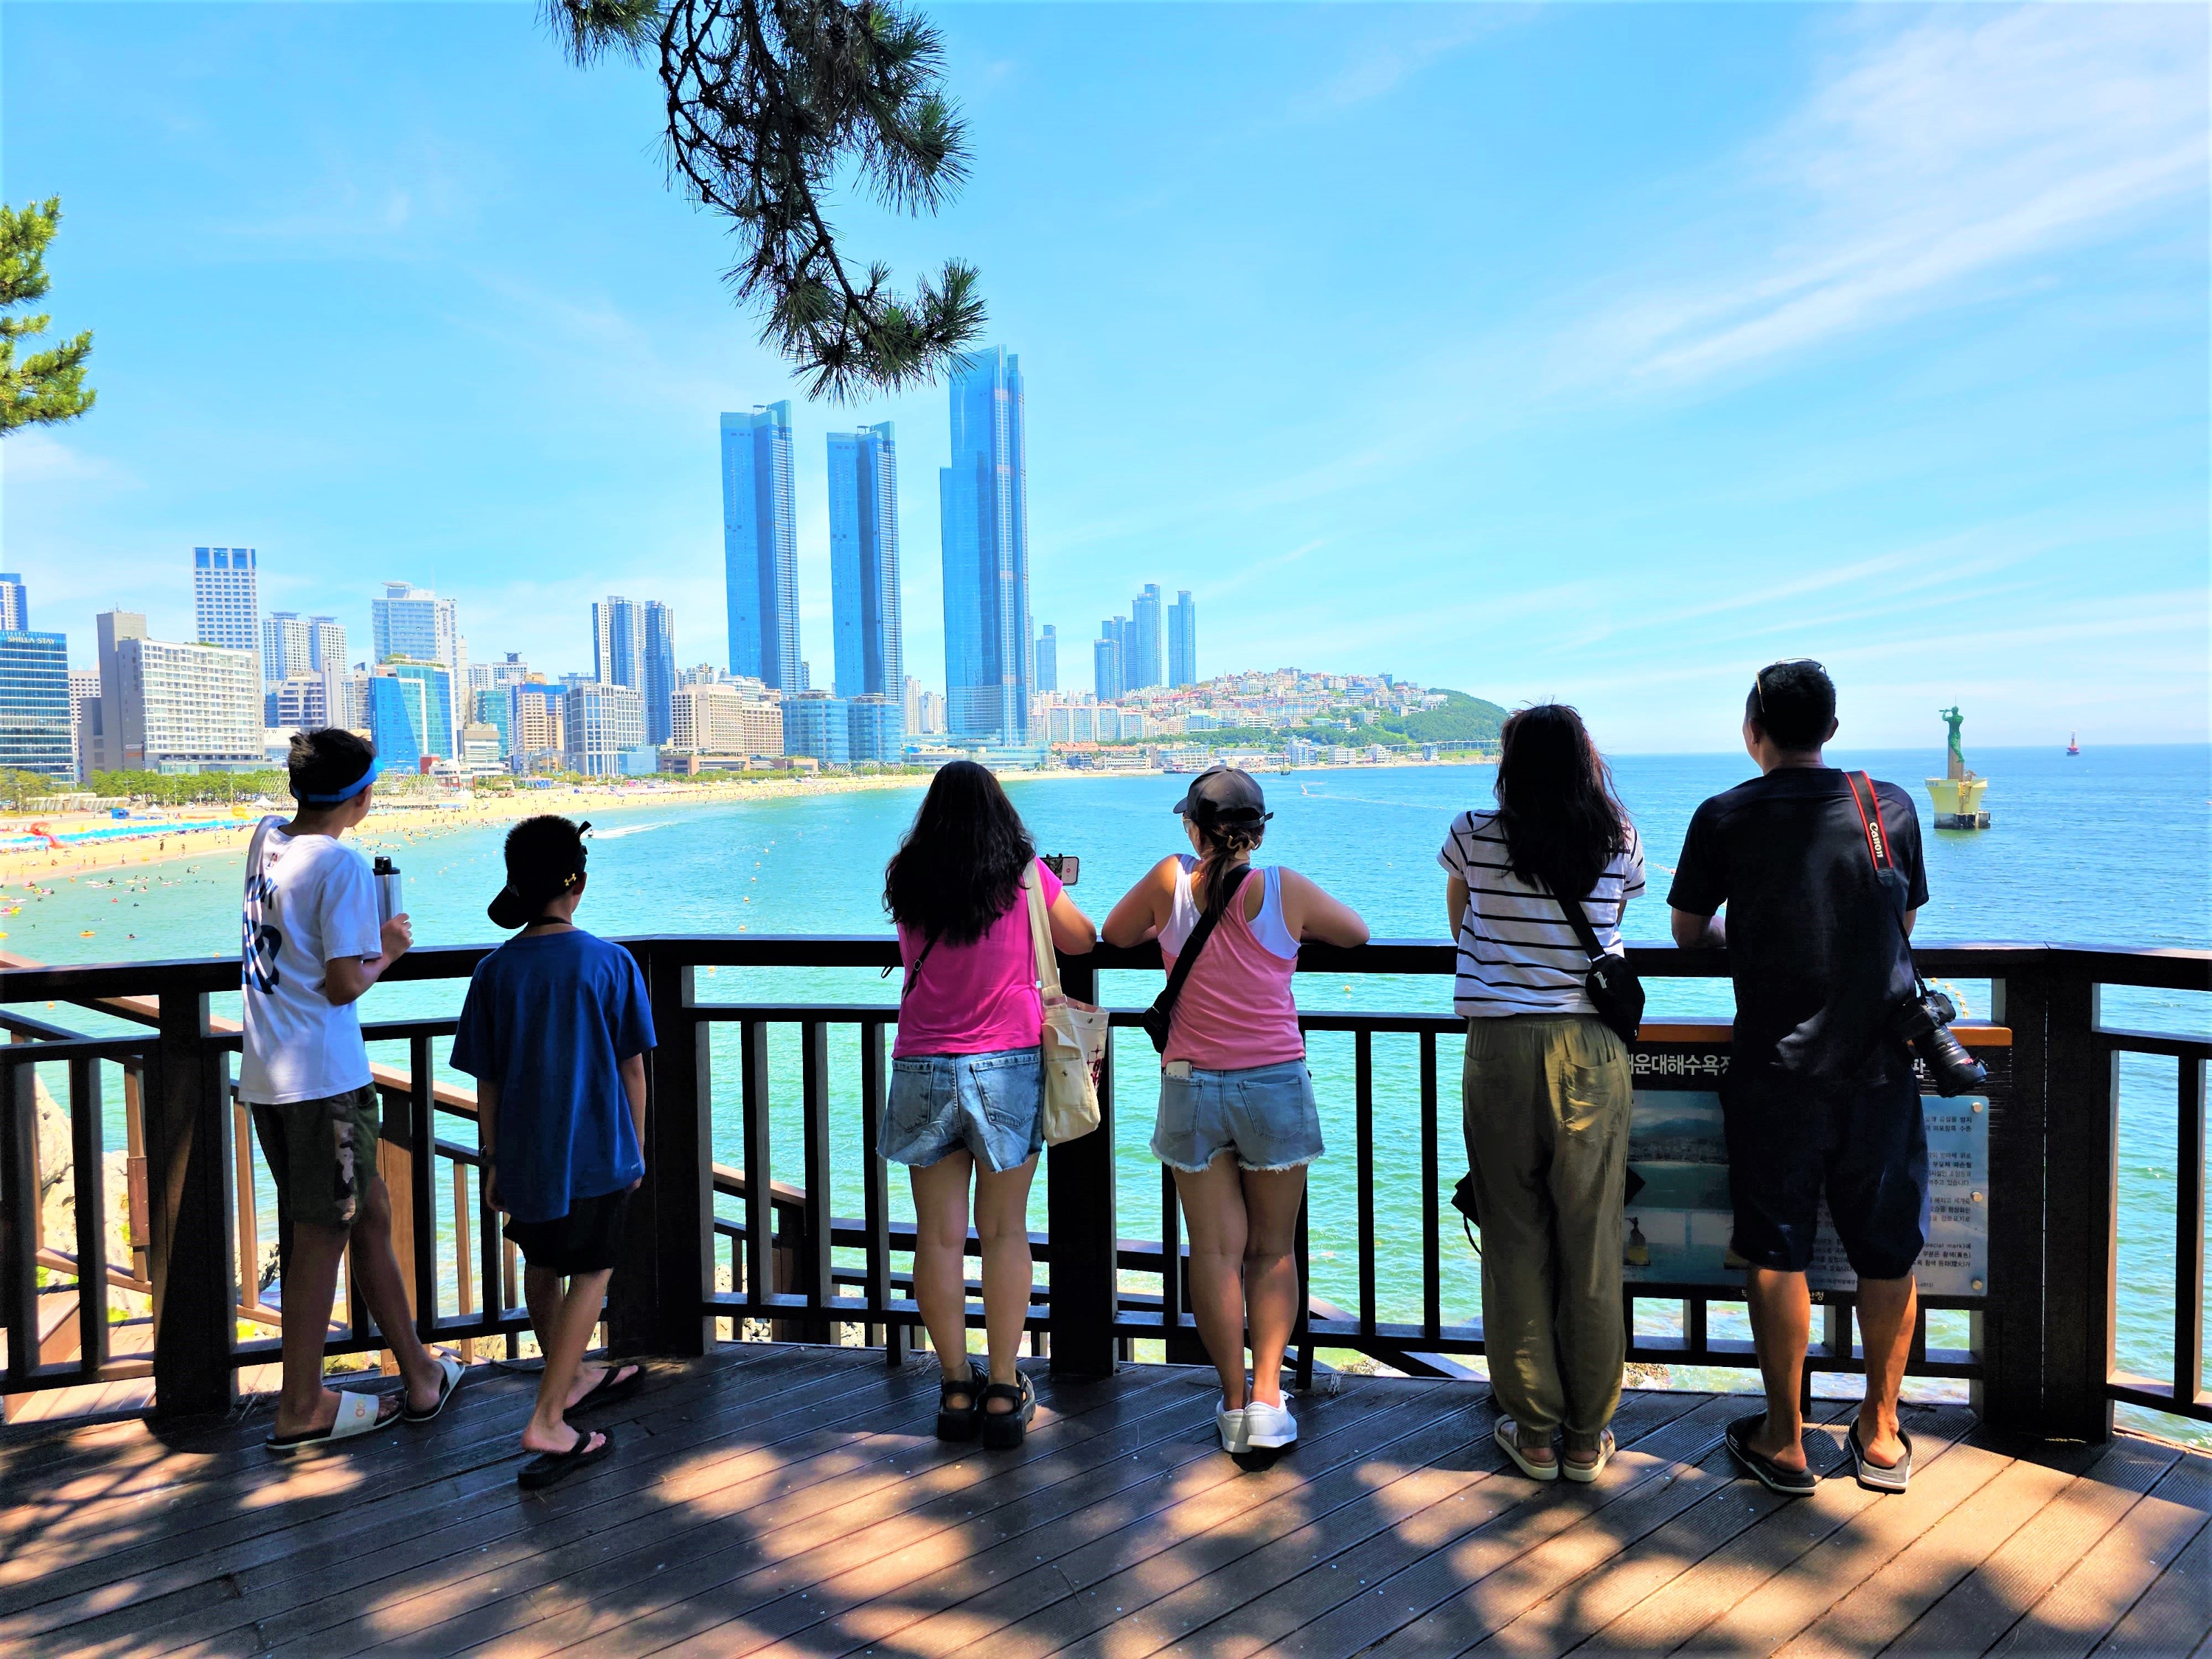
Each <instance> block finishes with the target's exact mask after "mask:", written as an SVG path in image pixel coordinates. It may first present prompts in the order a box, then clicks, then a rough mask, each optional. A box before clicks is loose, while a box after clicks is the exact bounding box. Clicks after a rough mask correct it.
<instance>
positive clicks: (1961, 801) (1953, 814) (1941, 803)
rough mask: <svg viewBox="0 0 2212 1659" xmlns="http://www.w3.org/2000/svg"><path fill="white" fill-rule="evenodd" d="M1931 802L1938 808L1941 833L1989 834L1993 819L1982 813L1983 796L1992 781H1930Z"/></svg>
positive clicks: (1937, 821)
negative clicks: (1980, 831) (1984, 831)
mask: <svg viewBox="0 0 2212 1659" xmlns="http://www.w3.org/2000/svg"><path fill="white" fill-rule="evenodd" d="M1927 782H1928V799H1929V800H1930V801H1932V802H1933V803H1934V804H1935V807H1936V828H1937V829H1988V828H1989V827H1990V815H1989V814H1988V813H1987V812H1985V811H1983V810H1982V796H1983V795H1984V793H1986V792H1987V791H1988V789H1989V787H1990V781H1989V780H1988V779H1987V778H1978V777H1975V776H1973V775H1972V774H1969V775H1967V776H1966V777H1963V778H1929V780H1928V781H1927Z"/></svg>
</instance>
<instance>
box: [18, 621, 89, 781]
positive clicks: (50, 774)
mask: <svg viewBox="0 0 2212 1659" xmlns="http://www.w3.org/2000/svg"><path fill="white" fill-rule="evenodd" d="M75 714H76V708H75V705H74V704H73V703H72V702H71V700H70V666H69V639H68V636H67V635H62V634H33V633H32V632H31V631H30V630H29V629H22V628H9V629H0V767H4V768H6V769H8V770H9V771H12V772H35V773H37V774H39V775H40V776H41V777H47V778H52V779H53V780H54V781H56V782H57V783H66V782H68V781H70V779H72V778H74V777H75V776H76V740H75V737H74V734H73V732H72V730H71V728H72V726H73V725H74V723H75Z"/></svg>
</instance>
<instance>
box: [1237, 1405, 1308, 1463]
mask: <svg viewBox="0 0 2212 1659" xmlns="http://www.w3.org/2000/svg"><path fill="white" fill-rule="evenodd" d="M1297 1438H1298V1419H1297V1418H1295V1417H1293V1416H1291V1413H1290V1408H1289V1407H1286V1406H1270V1405H1269V1404H1267V1401H1264V1400H1255V1401H1253V1402H1252V1403H1251V1404H1250V1405H1249V1406H1247V1407H1244V1443H1245V1444H1246V1445H1247V1446H1249V1447H1250V1448H1251V1449H1253V1450H1255V1451H1260V1450H1262V1449H1273V1448H1274V1447H1277V1446H1292V1445H1296V1444H1297Z"/></svg>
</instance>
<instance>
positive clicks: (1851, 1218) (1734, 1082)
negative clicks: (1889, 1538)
mask: <svg viewBox="0 0 2212 1659" xmlns="http://www.w3.org/2000/svg"><path fill="white" fill-rule="evenodd" d="M1835 732H1836V688H1835V685H1834V684H1833V683H1832V681H1831V680H1830V679H1829V678H1828V676H1827V674H1826V671H1824V670H1823V669H1822V668H1821V667H1820V665H1819V664H1818V663H1814V662H1785V663H1777V664H1775V665H1773V666H1771V667H1769V668H1765V669H1762V670H1760V671H1759V677H1758V678H1757V680H1756V681H1755V682H1754V683H1753V687H1752V690H1751V695H1750V696H1749V697H1748V698H1747V699H1746V702H1745V708H1744V722H1743V740H1744V746H1745V748H1747V750H1750V752H1751V757H1752V758H1753V760H1755V761H1757V762H1758V763H1759V774H1760V775H1759V776H1758V777H1756V778H1754V779H1753V780H1752V781H1750V782H1748V783H1743V784H1739V785H1738V786H1737V787H1735V788H1733V789H1730V790H1729V791H1727V792H1726V793H1723V794H1718V795H1715V796H1714V797H1712V798H1711V799H1710V800H1707V801H1706V802H1705V803H1704V804H1703V805H1700V806H1699V808H1698V810H1697V812H1696V814H1695V815H1694V816H1693V817H1692V818H1691V820H1690V829H1689V833H1688V834H1687V835H1686V836H1685V837H1684V839H1683V842H1682V856H1681V860H1680V869H1679V870H1678V872H1676V874H1675V877H1674V886H1673V888H1672V890H1670V891H1669V892H1668V896H1667V902H1668V904H1669V905H1670V906H1672V907H1673V910H1674V942H1675V943H1676V944H1677V945H1683V946H1694V945H1726V946H1727V947H1728V952H1729V974H1730V975H1731V977H1732V978H1733V979H1734V980H1735V1006H1736V1015H1735V1045H1734V1049H1733V1054H1732V1057H1731V1059H1730V1060H1729V1072H1728V1075H1727V1077H1726V1079H1724V1080H1723V1084H1722V1085H1721V1103H1722V1109H1723V1117H1724V1120H1725V1122H1726V1125H1727V1133H1728V1146H1729V1187H1730V1190H1731V1194H1732V1201H1733V1204H1734V1206H1735V1252H1736V1254H1737V1255H1740V1256H1741V1257H1742V1258H1743V1259H1744V1260H1745V1261H1747V1262H1749V1263H1750V1264H1751V1265H1750V1268H1749V1272H1748V1275H1747V1296H1748V1298H1749V1302H1750V1306H1751V1321H1752V1335H1753V1342H1754V1345H1755V1346H1756V1347H1757V1349H1758V1351H1759V1370H1760V1373H1761V1375H1762V1376H1763V1377H1764V1379H1765V1385H1766V1412H1765V1415H1764V1416H1763V1417H1747V1418H1744V1419H1740V1420H1739V1421H1738V1422H1735V1423H1733V1424H1731V1425H1729V1434H1728V1440H1729V1449H1730V1450H1731V1451H1733V1452H1734V1453H1735V1455H1736V1456H1737V1458H1738V1460H1739V1461H1740V1462H1742V1463H1743V1464H1744V1466H1745V1467H1746V1468H1748V1469H1749V1470H1750V1471H1751V1472H1752V1473H1753V1474H1755V1475H1757V1476H1758V1477H1759V1479H1760V1480H1763V1481H1765V1483H1766V1484H1767V1485H1768V1486H1771V1487H1773V1488H1774V1489H1775V1490H1776V1491H1778V1492H1790V1493H1795V1494H1802V1493H1807V1492H1811V1491H1812V1490H1813V1489H1814V1485H1815V1483H1816V1477H1815V1476H1814V1474H1812V1473H1811V1471H1810V1470H1809V1469H1808V1467H1807V1464H1806V1461H1805V1451H1804V1447H1803V1445H1802V1435H1803V1431H1804V1425H1803V1423H1802V1419H1801V1418H1800V1415H1799V1413H1798V1399H1799V1393H1798V1390H1799V1388H1800V1385H1801V1379H1802V1374H1803V1370H1804V1364H1805V1351H1806V1346H1807V1344H1808V1341H1809V1340H1810V1339H1811V1335H1812V1319H1813V1315H1812V1301H1811V1297H1810V1296H1809V1295H1808V1291H1807V1289H1806V1284H1805V1270H1806V1268H1807V1267H1808V1266H1809V1265H1810V1264H1811V1261H1812V1255H1813V1234H1814V1221H1815V1217H1816V1215H1817V1213H1818V1210H1819V1206H1820V1198H1821V1196H1822V1194H1823V1193H1824V1192H1825V1194H1826V1198H1827V1200H1828V1212H1829V1215H1830V1217H1831V1218H1832V1219H1833V1221H1834V1223H1835V1226H1836V1232H1837V1235H1838V1237H1840V1238H1841V1240H1842V1241H1843V1245H1844V1252H1845V1254H1846V1255H1849V1257H1850V1263H1851V1268H1852V1271H1853V1272H1854V1273H1857V1276H1858V1281H1859V1283H1858V1297H1857V1300H1858V1310H1859V1326H1860V1329H1861V1332H1862V1334H1863V1341H1864V1344H1865V1348H1866V1358H1867V1392H1866V1400H1865V1402H1864V1403H1863V1405H1862V1406H1861V1407H1860V1408H1859V1416H1858V1421H1857V1424H1856V1425H1853V1428H1852V1430H1851V1437H1852V1451H1853V1455H1854V1459H1855V1461H1856V1462H1857V1467H1858V1468H1859V1471H1860V1479H1861V1480H1862V1481H1863V1483H1864V1484H1866V1485H1868V1486H1874V1487H1875V1488H1876V1489H1877V1490H1881V1491H1897V1492H1901V1491H1903V1490H1904V1483H1905V1479H1906V1477H1907V1476H1909V1474H1910V1473H1911V1442H1910V1441H1909V1440H1908V1439H1906V1438H1905V1436H1904V1435H1903V1433H1902V1432H1901V1431H1899V1427H1898V1422H1897V1395H1898V1389H1899V1385H1900V1383H1902V1382H1903V1380H1904V1375H1905V1358H1906V1356H1907V1354H1908V1353H1909V1352H1910V1351H1911V1344H1912V1332H1913V1327H1914V1323H1915V1313H1916V1304H1917V1294H1916V1291H1915V1286H1914V1280H1913V1276H1912V1270H1913V1264H1914V1263H1915V1262H1916V1261H1917V1260H1918V1258H1919V1255H1920V1249H1921V1246H1922V1244H1923V1243H1925V1242H1926V1238H1927V1225H1928V1223H1927V1216H1928V1143H1927V1138H1926V1133H1925V1130H1924V1128H1923V1123H1922V1119H1921V1111H1920V1089H1919V1084H1918V1081H1917V1077H1916V1075H1915V1073H1914V1071H1913V1065H1912V1054H1911V1049H1910V1048H1908V1047H1907V1045H1906V1044H1905V1042H1904V1040H1903V1039H1902V1038H1900V1037H1899V1036H1896V1035H1895V1034H1894V1032H1893V1030H1892V1022H1893V1015H1894V1012H1895V1010H1896V1009H1897V1007H1898V1005H1899V1004H1900V1003H1901V1002H1903V1001H1904V1000H1905V999H1906V998H1907V997H1908V996H1909V995H1910V994H1911V992H1912V989H1913V974H1912V951H1911V945H1910V944H1909V943H1908V936H1909V935H1910V934H1911V931H1912V921H1913V917H1914V915H1915V914H1916V913H1917V911H1918V910H1919V908H1920V907H1921V906H1922V905H1923V904H1925V903H1926V902H1928V878H1927V873H1926V872H1925V871H1924V869H1923V867H1922V864H1921V855H1920V823H1919V819H1918V817H1917V815H1916V814H1915V813H1914V811H1913V809H1912V798H1911V796H1910V795H1908V794H1907V793H1905V791H1904V790H1902V789H1900V788H1899V787H1897V786H1896V785H1894V784H1890V783H1876V784H1875V785H1874V787H1873V795H1874V799H1875V800H1876V801H1878V802H1879V803H1880V805H1879V811H1880V813H1881V830H1882V831H1883V832H1885V834H1886V839H1887V846H1888V858H1889V864H1890V867H1889V868H1887V869H1885V868H1882V867H1881V866H1878V865H1877V864H1876V863H1875V858H1874V856H1873V851H1872V848H1870V846H1869V828H1870V827H1871V826H1869V823H1867V812H1866V809H1865V805H1864V802H1863V795H1864V793H1865V792H1864V790H1863V788H1862V789H1861V790H1860V791H1859V792H1858V793H1857V794H1855V793H1854V791H1853V789H1852V787H1851V785H1852V782H1853V781H1854V780H1855V779H1856V777H1857V775H1856V774H1851V775H1846V774H1844V773H1843V772H1839V771H1838V770H1836V769H1834V768H1832V767H1831V766H1829V765H1828V764H1827V762H1826V759H1825V758H1824V757H1823V756H1822V753H1821V749H1822V746H1823V745H1824V744H1826V742H1827V741H1828V739H1829V738H1832V737H1833V736H1834V735H1835ZM1723 905H1726V906H1727V908H1728V915H1727V919H1726V924H1725V927H1723V921H1722V919H1721V917H1720V916H1718V915H1717V914H1716V913H1717V911H1719V910H1720V908H1721V907H1722V906H1723Z"/></svg>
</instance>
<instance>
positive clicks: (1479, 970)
mask: <svg viewBox="0 0 2212 1659" xmlns="http://www.w3.org/2000/svg"><path fill="white" fill-rule="evenodd" d="M1626 828H1627V831H1628V834H1627V842H1628V844H1627V846H1626V847H1625V848H1622V849H1621V850H1620V852H1618V853H1615V854H1613V857H1612V859H1611V860H1608V861H1607V865H1606V866H1605V873H1604V874H1603V875H1601V876H1600V877H1599V878H1598V881H1597V885H1596V886H1595V887H1593V888H1592V889H1591V890H1590V891H1589V897H1588V898H1587V899H1585V900H1584V901H1583V914H1584V915H1587V916H1589V921H1590V931H1591V932H1592V933H1595V934H1596V935H1597V942H1598V945H1599V948H1600V949H1601V950H1603V951H1606V952H1607V954H1608V955H1619V954H1620V951H1621V944H1620V915H1621V912H1622V911H1623V910H1625V909H1626V908H1628V901H1629V900H1631V899H1632V898H1634V897H1635V896H1637V895H1638V894H1639V893H1641V892H1642V891H1643V890H1644V844H1643V842H1641V841H1639V840H1638V838H1637V835H1636V826H1635V825H1634V824H1629V825H1627V826H1626ZM1437 863H1438V864H1441V865H1442V866H1443V867H1444V868H1445V869H1446V870H1448V871H1449V872H1451V873H1452V874H1453V875H1455V876H1457V877H1458V878H1460V879H1461V880H1462V881H1463V882H1465V883H1466V884H1467V915H1466V916H1465V917H1464V918H1463V919H1462V921H1461V922H1460V928H1459V975H1458V979H1457V981H1456V982H1455V984H1454V986H1453V987H1452V1006H1454V1007H1455V1008H1456V1009H1457V1010H1458V1011H1459V1012H1461V1013H1462V1014H1466V1015H1468V1016H1471V1017H1472V1018H1477V1019H1486V1018H1492V1019H1494V1018H1502V1017H1504V1016H1508V1015H1512V1014H1591V1013H1595V1012H1597V1010H1596V1009H1595V1008H1594V1007H1593V1006H1591V1004H1590V1000H1589V993H1588V992H1586V991H1585V990H1583V981H1584V980H1586V979H1588V978H1589V956H1588V954H1587V953H1585V952H1584V951H1583V947H1582V945H1581V942H1580V941H1579V940H1577V939H1576V938H1575V930H1574V928H1573V927H1571V926H1570V925H1569V924H1568V921H1567V918H1566V915H1565V912H1563V911H1562V910H1561V909H1560V908H1559V904H1558V902H1557V901H1555V900H1554V899H1553V897H1552V896H1551V894H1550V893H1548V892H1547V891H1546V890H1544V889H1543V888H1541V887H1535V886H1531V885H1530V884H1528V883H1527V882H1525V881H1522V879H1521V878H1519V877H1518V876H1516V875H1515V874H1514V873H1513V872H1512V871H1511V869H1510V868H1509V867H1508V864H1507V857H1506V852H1505V832H1504V830H1503V829H1499V828H1498V814H1497V813H1496V812H1494V811H1491V812H1462V813H1461V814H1460V815H1459V816H1458V817H1456V818H1454V819H1453V820H1452V827H1451V833H1450V834H1449V836H1445V837H1444V844H1443V850H1442V851H1440V852H1439V853H1438V854H1437Z"/></svg>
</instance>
